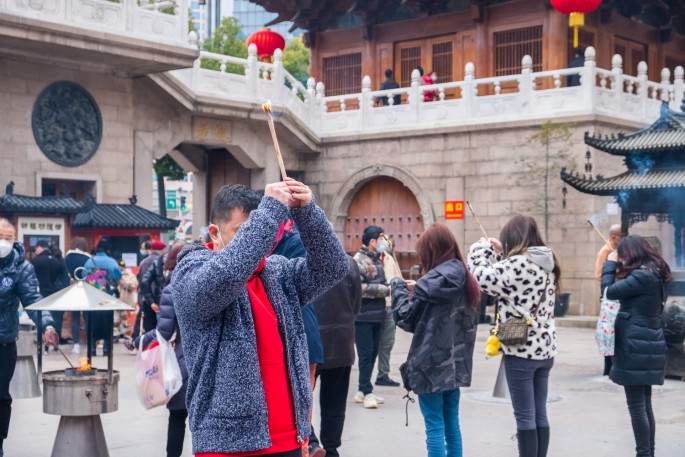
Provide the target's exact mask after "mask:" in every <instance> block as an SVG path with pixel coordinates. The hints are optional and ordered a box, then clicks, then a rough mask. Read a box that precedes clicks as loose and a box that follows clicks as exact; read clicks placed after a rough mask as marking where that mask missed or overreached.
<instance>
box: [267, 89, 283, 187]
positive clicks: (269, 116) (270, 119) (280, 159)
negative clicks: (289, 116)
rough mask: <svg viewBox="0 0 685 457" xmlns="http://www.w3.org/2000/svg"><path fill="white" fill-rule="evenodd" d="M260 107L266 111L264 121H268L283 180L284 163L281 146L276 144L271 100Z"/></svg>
mask: <svg viewBox="0 0 685 457" xmlns="http://www.w3.org/2000/svg"><path fill="white" fill-rule="evenodd" d="M262 109H263V110H264V112H265V113H266V121H267V122H268V123H269V130H271V138H272V139H273V141H274V147H275V148H276V158H277V159H278V166H279V167H280V168H281V176H282V177H283V181H285V178H286V177H287V176H286V174H285V165H283V156H281V148H280V146H278V138H276V127H274V116H273V112H272V111H271V100H269V101H268V102H266V103H263V104H262Z"/></svg>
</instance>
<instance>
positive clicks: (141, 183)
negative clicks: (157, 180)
mask: <svg viewBox="0 0 685 457" xmlns="http://www.w3.org/2000/svg"><path fill="white" fill-rule="evenodd" d="M153 144H154V134H153V133H152V132H143V131H136V132H134V138H133V150H134V157H133V170H134V172H133V193H134V194H135V195H136V197H137V198H138V205H139V206H141V207H143V208H145V209H148V210H150V211H152V160H153V158H154V153H153V150H152V149H153V148H152V145H153Z"/></svg>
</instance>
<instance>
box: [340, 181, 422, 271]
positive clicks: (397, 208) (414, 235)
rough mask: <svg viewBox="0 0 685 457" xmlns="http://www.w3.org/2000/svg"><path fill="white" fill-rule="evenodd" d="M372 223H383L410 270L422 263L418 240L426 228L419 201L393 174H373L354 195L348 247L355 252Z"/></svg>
mask: <svg viewBox="0 0 685 457" xmlns="http://www.w3.org/2000/svg"><path fill="white" fill-rule="evenodd" d="M369 225H377V226H379V227H381V228H382V229H383V230H384V231H385V234H386V235H387V236H388V237H390V238H392V239H393V240H394V243H395V255H396V256H397V260H398V262H399V263H400V268H402V271H403V272H404V274H405V278H408V277H409V270H410V269H411V267H412V266H414V265H417V264H418V257H417V256H416V251H415V244H416V240H418V238H419V236H421V233H423V230H424V220H423V216H422V215H421V208H420V206H419V202H418V201H417V200H416V197H415V196H414V194H413V193H412V192H411V191H410V190H409V188H407V187H406V186H405V185H404V184H402V182H400V181H398V180H397V179H395V178H391V177H389V176H379V177H376V178H372V179H371V180H370V181H367V182H366V183H365V184H363V185H362V186H361V187H360V188H359V191H358V192H357V193H356V194H355V195H354V197H353V198H352V201H351V202H350V206H349V208H348V210H347V218H346V220H345V227H344V240H345V250H346V251H347V252H349V253H351V254H353V253H354V252H356V251H357V250H358V249H359V247H360V246H361V244H362V234H363V232H364V229H365V228H366V227H367V226H369Z"/></svg>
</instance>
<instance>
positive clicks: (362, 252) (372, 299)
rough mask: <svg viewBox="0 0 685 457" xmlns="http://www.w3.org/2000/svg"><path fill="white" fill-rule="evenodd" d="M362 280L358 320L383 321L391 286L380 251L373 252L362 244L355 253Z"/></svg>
mask: <svg viewBox="0 0 685 457" xmlns="http://www.w3.org/2000/svg"><path fill="white" fill-rule="evenodd" d="M354 260H355V261H356V262H357V266H358V267H359V274H360V277H361V281H362V310H361V311H360V312H359V314H357V322H374V323H381V322H383V321H384V320H385V297H387V296H388V295H390V288H389V287H388V283H387V281H386V279H385V272H384V271H383V264H382V263H381V260H380V253H379V252H372V251H370V250H369V248H368V247H366V246H364V245H362V247H361V248H359V251H358V252H357V253H356V254H355V255H354Z"/></svg>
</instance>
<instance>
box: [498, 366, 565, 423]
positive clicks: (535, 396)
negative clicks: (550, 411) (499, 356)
mask: <svg viewBox="0 0 685 457" xmlns="http://www.w3.org/2000/svg"><path fill="white" fill-rule="evenodd" d="M553 365H554V358H551V359H547V360H530V359H524V358H522V357H516V356H513V355H505V356H504V372H505V373H506V375H507V384H508V386H509V395H511V404H512V406H513V407H514V417H516V429H517V430H534V429H536V428H538V427H549V422H548V421H547V384H548V382H549V372H550V370H551V369H552V366H553Z"/></svg>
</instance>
